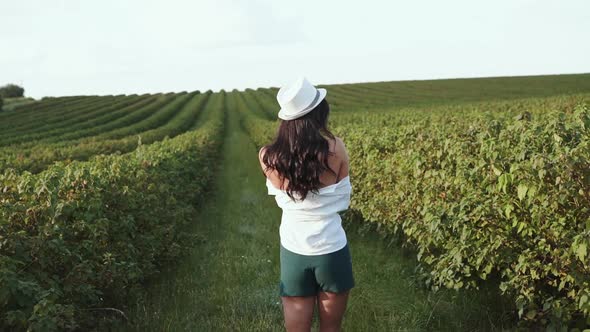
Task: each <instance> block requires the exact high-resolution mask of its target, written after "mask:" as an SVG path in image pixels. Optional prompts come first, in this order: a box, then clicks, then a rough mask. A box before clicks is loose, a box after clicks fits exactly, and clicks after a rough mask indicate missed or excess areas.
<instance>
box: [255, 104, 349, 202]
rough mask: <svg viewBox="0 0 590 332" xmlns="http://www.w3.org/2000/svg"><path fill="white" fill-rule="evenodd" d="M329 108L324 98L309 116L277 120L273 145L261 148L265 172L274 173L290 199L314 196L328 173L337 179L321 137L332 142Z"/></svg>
mask: <svg viewBox="0 0 590 332" xmlns="http://www.w3.org/2000/svg"><path fill="white" fill-rule="evenodd" d="M329 113H330V105H329V104H328V101H327V100H326V99H325V98H324V99H323V100H322V101H321V102H320V103H319V104H318V105H317V106H316V107H315V108H314V109H313V110H311V111H310V112H309V113H307V114H305V115H303V116H301V117H299V118H296V119H292V120H281V123H280V125H279V129H278V131H277V134H276V137H275V139H274V141H273V142H271V143H270V144H267V145H265V146H264V150H265V153H264V156H263V158H262V162H263V163H264V165H265V166H266V168H265V172H267V171H268V170H276V171H277V173H278V174H279V178H280V179H281V183H284V179H287V180H288V181H289V183H288V184H287V188H285V191H286V192H287V195H288V196H289V197H290V198H291V199H292V200H295V198H294V195H293V194H294V193H297V195H298V196H299V197H300V199H301V200H304V199H305V198H306V197H307V194H308V192H310V191H311V192H313V193H316V194H317V193H318V190H319V188H320V185H321V182H320V174H322V173H323V172H324V171H326V170H328V171H329V172H331V173H333V174H334V175H338V174H337V173H336V172H335V171H334V170H332V169H331V168H330V166H329V165H328V156H329V155H333V154H334V153H333V152H330V145H329V142H328V140H327V139H326V138H325V136H327V137H329V138H331V139H335V138H334V135H333V134H332V133H331V132H330V130H328V114H329Z"/></svg>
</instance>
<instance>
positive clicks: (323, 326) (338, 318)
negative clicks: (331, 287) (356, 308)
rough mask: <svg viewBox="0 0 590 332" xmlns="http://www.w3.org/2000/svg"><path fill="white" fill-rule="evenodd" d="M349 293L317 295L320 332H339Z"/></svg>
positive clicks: (322, 293)
mask: <svg viewBox="0 0 590 332" xmlns="http://www.w3.org/2000/svg"><path fill="white" fill-rule="evenodd" d="M349 292H350V290H348V291H345V292H342V293H331V292H319V293H318V310H319V314H320V332H332V331H340V326H341V324H342V317H343V316H344V312H345V311H346V303H347V301H348V293H349Z"/></svg>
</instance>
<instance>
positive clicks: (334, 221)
mask: <svg viewBox="0 0 590 332" xmlns="http://www.w3.org/2000/svg"><path fill="white" fill-rule="evenodd" d="M326 93H327V92H326V90H325V89H316V88H315V87H314V86H313V85H312V84H311V83H309V81H307V80H306V79H305V78H300V79H299V80H297V81H296V82H294V83H293V84H290V85H288V86H285V87H283V88H281V89H280V90H279V92H278V94H277V100H278V102H279V105H280V106H281V110H280V111H279V114H278V116H279V118H280V119H282V120H283V121H281V124H280V126H279V130H278V133H277V136H276V138H275V139H274V141H273V142H272V143H271V144H268V145H266V146H264V147H262V148H261V149H260V151H259V156H258V157H259V160H260V166H261V167H262V170H263V173H264V175H265V177H266V185H267V187H268V192H269V194H270V195H275V199H276V201H277V204H278V206H279V207H281V208H282V209H283V215H282V218H281V225H280V228H279V235H280V244H281V245H280V265H281V278H280V284H279V291H280V295H281V299H282V302H283V313H284V316H285V327H286V329H287V331H310V330H311V321H312V317H313V311H314V307H315V304H316V302H317V305H318V310H319V316H320V331H339V330H340V325H341V323H342V316H343V315H344V312H345V310H346V303H347V300H348V294H349V291H350V289H351V288H353V287H354V284H355V282H354V278H353V274H352V261H351V256H350V251H349V248H348V242H347V239H346V234H345V232H344V229H343V228H342V225H341V218H340V215H339V214H338V212H339V211H343V210H346V209H347V208H348V207H349V205H350V195H351V193H352V186H351V184H350V177H349V175H348V154H347V152H346V147H345V146H344V143H343V142H342V140H341V139H340V138H338V137H335V136H334V135H333V134H332V133H331V132H330V131H329V130H328V129H327V119H328V114H329V112H330V107H329V105H328V102H327V101H326V99H325V96H326Z"/></svg>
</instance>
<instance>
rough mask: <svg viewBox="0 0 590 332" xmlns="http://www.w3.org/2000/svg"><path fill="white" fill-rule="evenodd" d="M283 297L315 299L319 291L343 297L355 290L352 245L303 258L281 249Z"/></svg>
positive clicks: (281, 288)
mask: <svg viewBox="0 0 590 332" xmlns="http://www.w3.org/2000/svg"><path fill="white" fill-rule="evenodd" d="M280 259H281V281H280V284H279V293H280V295H281V296H313V295H316V294H317V293H318V292H319V291H323V292H333V293H340V292H344V291H347V290H349V289H351V288H353V287H354V278H353V275H352V259H351V256H350V251H349V249H348V243H347V244H346V246H344V248H342V249H340V250H338V251H335V252H331V253H328V254H324V255H300V254H296V253H294V252H292V251H289V250H287V249H285V248H284V247H283V246H282V245H281V255H280Z"/></svg>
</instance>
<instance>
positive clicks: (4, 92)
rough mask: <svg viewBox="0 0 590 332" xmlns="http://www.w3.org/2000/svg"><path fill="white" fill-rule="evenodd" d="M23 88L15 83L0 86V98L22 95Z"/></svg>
mask: <svg viewBox="0 0 590 332" xmlns="http://www.w3.org/2000/svg"><path fill="white" fill-rule="evenodd" d="M24 95H25V89H24V88H23V87H21V86H18V85H16V84H6V85H4V86H2V87H0V99H2V98H18V97H24Z"/></svg>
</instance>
